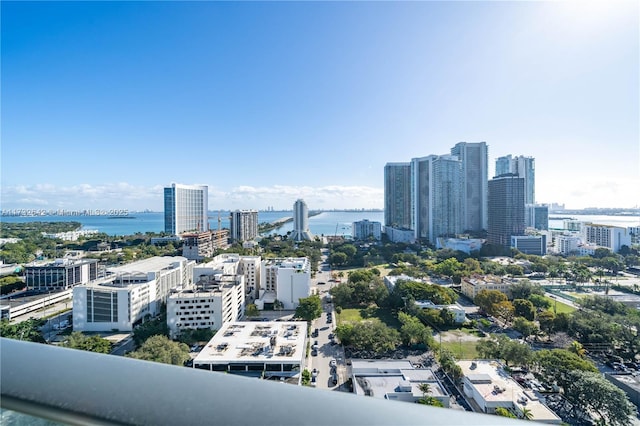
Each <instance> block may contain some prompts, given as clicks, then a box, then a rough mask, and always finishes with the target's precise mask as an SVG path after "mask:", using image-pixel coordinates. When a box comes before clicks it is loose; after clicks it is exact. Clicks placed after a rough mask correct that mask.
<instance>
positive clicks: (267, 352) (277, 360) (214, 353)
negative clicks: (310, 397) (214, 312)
mask: <svg viewBox="0 0 640 426" xmlns="http://www.w3.org/2000/svg"><path fill="white" fill-rule="evenodd" d="M306 344H307V323H306V322H304V321H302V322H299V321H291V322H287V321H285V322H281V321H278V322H276V321H273V322H229V323H226V324H224V325H223V326H222V328H220V329H219V330H218V332H217V333H216V335H215V336H213V338H212V339H211V340H210V341H209V343H207V344H206V345H205V348H204V349H203V350H202V351H201V352H200V353H199V354H198V355H197V356H196V358H195V359H194V360H193V367H194V368H198V369H201V370H208V371H219V372H226V373H229V374H239V375H243V376H249V377H257V378H264V379H267V380H268V379H275V380H278V381H280V380H282V381H286V382H287V383H295V384H300V382H301V373H302V371H303V369H304V365H305V364H304V362H305V356H306V352H305V349H306Z"/></svg>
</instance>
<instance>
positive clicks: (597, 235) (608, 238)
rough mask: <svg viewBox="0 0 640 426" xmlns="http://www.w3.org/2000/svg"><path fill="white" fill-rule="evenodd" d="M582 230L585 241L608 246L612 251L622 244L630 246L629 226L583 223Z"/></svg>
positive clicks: (616, 250) (618, 248) (618, 249)
mask: <svg viewBox="0 0 640 426" xmlns="http://www.w3.org/2000/svg"><path fill="white" fill-rule="evenodd" d="M582 232H583V240H584V242H585V243H587V244H595V245H597V246H600V247H605V248H608V249H609V250H611V251H613V252H614V253H617V252H619V251H620V248H621V247H622V246H627V247H631V232H630V231H629V228H622V227H619V226H609V225H597V224H595V223H585V224H584V226H583V227H582Z"/></svg>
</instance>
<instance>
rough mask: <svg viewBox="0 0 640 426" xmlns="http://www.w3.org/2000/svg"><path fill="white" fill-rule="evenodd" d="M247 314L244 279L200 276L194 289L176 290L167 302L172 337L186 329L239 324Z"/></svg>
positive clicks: (238, 276)
mask: <svg viewBox="0 0 640 426" xmlns="http://www.w3.org/2000/svg"><path fill="white" fill-rule="evenodd" d="M244 311H245V298H244V277H243V276H242V275H236V274H234V275H222V274H212V275H200V276H199V277H198V281H196V283H195V285H194V286H193V288H189V289H184V290H177V291H175V292H174V293H172V294H171V295H169V300H168V302H167V326H168V327H169V337H171V338H172V339H175V338H176V337H178V336H179V335H180V333H181V332H182V331H183V330H185V329H191V330H193V329H202V328H206V329H210V330H217V329H220V328H221V327H222V326H223V325H224V324H225V323H228V322H232V321H239V320H241V319H242V318H243V316H244Z"/></svg>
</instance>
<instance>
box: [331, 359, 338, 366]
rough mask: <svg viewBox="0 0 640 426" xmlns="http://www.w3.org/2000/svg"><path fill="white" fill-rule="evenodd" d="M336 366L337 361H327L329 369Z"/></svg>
mask: <svg viewBox="0 0 640 426" xmlns="http://www.w3.org/2000/svg"><path fill="white" fill-rule="evenodd" d="M337 365H338V363H337V361H336V360H335V359H332V360H331V361H329V367H335V366H337Z"/></svg>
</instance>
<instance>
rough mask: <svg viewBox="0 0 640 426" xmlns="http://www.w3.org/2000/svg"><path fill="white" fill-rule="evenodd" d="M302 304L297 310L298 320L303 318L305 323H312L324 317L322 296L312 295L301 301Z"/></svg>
mask: <svg viewBox="0 0 640 426" xmlns="http://www.w3.org/2000/svg"><path fill="white" fill-rule="evenodd" d="M299 301H300V303H299V304H298V307H297V308H296V313H295V316H296V318H301V319H303V320H305V321H308V322H311V321H313V320H314V319H316V318H320V315H322V301H321V300H320V296H318V295H317V294H312V295H311V296H309V297H305V298H303V299H299Z"/></svg>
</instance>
